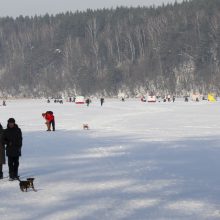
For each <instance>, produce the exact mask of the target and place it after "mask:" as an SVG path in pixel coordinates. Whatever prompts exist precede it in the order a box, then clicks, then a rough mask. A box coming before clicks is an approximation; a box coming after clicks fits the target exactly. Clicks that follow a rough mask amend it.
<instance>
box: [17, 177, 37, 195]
mask: <svg viewBox="0 0 220 220" xmlns="http://www.w3.org/2000/svg"><path fill="white" fill-rule="evenodd" d="M18 181H19V185H20V189H21V191H22V192H27V190H28V189H30V188H31V189H32V190H33V191H34V192H37V190H36V189H35V188H34V178H27V180H20V179H19V178H18Z"/></svg>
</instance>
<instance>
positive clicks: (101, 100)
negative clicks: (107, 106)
mask: <svg viewBox="0 0 220 220" xmlns="http://www.w3.org/2000/svg"><path fill="white" fill-rule="evenodd" d="M104 101H105V100H104V98H103V97H102V98H101V99H100V102H101V106H102V105H103V103H104Z"/></svg>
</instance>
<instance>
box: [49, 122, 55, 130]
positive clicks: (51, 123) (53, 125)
mask: <svg viewBox="0 0 220 220" xmlns="http://www.w3.org/2000/svg"><path fill="white" fill-rule="evenodd" d="M51 125H52V129H53V131H55V121H54V120H53V121H50V126H51Z"/></svg>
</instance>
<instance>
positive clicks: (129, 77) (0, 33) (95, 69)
mask: <svg viewBox="0 0 220 220" xmlns="http://www.w3.org/2000/svg"><path fill="white" fill-rule="evenodd" d="M147 92H153V93H156V94H161V95H162V94H172V95H185V94H187V93H189V92H200V93H203V94H205V93H207V92H215V93H217V94H220V1H219V0H192V1H184V2H183V3H174V4H168V5H162V6H160V7H138V8H125V7H120V8H116V9H103V10H87V11H85V12H79V11H77V12H74V13H73V12H67V13H61V14H57V15H48V14H46V15H44V16H34V17H23V16H20V17H17V18H11V17H2V18H0V96H4V97H8V96H12V97H49V96H50V97H51V96H53V97H58V96H61V95H66V96H74V95H85V96H90V95H94V96H95V95H97V96H99V95H104V96H109V97H110V96H111V97H112V96H117V95H118V94H120V93H125V94H127V95H129V96H135V95H137V94H140V93H147Z"/></svg>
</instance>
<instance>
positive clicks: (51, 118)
mask: <svg viewBox="0 0 220 220" xmlns="http://www.w3.org/2000/svg"><path fill="white" fill-rule="evenodd" d="M42 116H43V117H44V118H45V120H46V123H45V124H46V125H47V131H51V125H52V129H53V131H55V117H54V115H53V112H52V111H47V112H46V113H43V114H42Z"/></svg>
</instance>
